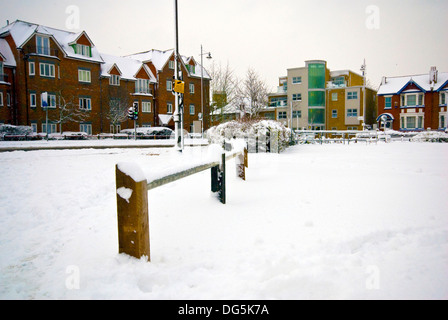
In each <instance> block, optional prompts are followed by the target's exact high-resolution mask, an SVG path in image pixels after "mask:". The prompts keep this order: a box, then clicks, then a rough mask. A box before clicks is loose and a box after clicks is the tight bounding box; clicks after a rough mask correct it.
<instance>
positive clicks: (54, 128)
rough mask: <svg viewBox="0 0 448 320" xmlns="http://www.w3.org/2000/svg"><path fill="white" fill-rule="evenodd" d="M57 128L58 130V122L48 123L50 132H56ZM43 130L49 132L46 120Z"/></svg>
mask: <svg viewBox="0 0 448 320" xmlns="http://www.w3.org/2000/svg"><path fill="white" fill-rule="evenodd" d="M36 126H37V125H36ZM56 130H57V125H56V123H48V134H51V133H56ZM42 132H43V133H47V123H46V122H43V123H42Z"/></svg>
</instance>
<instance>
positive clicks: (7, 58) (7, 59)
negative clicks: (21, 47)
mask: <svg viewBox="0 0 448 320" xmlns="http://www.w3.org/2000/svg"><path fill="white" fill-rule="evenodd" d="M0 55H1V56H2V57H3V59H4V60H3V64H4V65H5V66H9V67H16V66H17V64H16V59H15V58H14V55H13V53H12V51H11V48H10V47H9V44H8V42H7V41H6V40H5V39H0Z"/></svg>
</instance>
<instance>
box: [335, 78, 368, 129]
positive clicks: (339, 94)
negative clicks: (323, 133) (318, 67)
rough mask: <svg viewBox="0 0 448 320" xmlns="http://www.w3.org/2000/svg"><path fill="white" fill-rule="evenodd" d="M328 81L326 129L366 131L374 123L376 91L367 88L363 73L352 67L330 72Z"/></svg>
mask: <svg viewBox="0 0 448 320" xmlns="http://www.w3.org/2000/svg"><path fill="white" fill-rule="evenodd" d="M330 77H331V80H330V81H329V82H328V83H327V88H326V89H327V90H326V91H327V114H326V127H327V130H363V124H364V123H365V124H367V125H373V124H374V121H375V120H374V119H375V116H376V92H375V91H374V90H372V89H370V88H365V93H364V87H363V82H364V79H363V77H362V76H361V75H359V74H357V73H354V72H353V71H350V70H342V71H332V72H330Z"/></svg>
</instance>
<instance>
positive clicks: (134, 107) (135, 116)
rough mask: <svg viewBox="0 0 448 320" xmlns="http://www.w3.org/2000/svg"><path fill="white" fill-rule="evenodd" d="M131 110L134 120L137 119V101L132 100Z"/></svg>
mask: <svg viewBox="0 0 448 320" xmlns="http://www.w3.org/2000/svg"><path fill="white" fill-rule="evenodd" d="M133 112H134V120H138V102H134V106H133Z"/></svg>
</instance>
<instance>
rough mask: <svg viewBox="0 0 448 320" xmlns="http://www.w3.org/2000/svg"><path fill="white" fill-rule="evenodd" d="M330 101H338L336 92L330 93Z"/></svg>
mask: <svg viewBox="0 0 448 320" xmlns="http://www.w3.org/2000/svg"><path fill="white" fill-rule="evenodd" d="M331 101H338V93H337V92H333V93H332V94H331Z"/></svg>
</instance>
